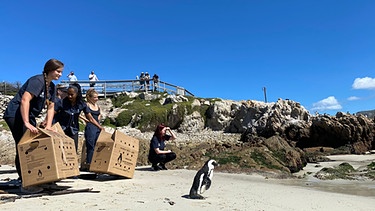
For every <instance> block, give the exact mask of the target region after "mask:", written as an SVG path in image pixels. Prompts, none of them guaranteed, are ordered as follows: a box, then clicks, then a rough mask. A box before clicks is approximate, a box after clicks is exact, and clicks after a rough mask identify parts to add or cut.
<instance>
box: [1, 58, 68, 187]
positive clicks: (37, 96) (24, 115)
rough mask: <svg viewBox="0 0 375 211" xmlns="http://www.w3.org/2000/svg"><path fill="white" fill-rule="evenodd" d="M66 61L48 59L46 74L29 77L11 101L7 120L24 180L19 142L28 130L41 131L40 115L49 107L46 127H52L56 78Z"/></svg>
mask: <svg viewBox="0 0 375 211" xmlns="http://www.w3.org/2000/svg"><path fill="white" fill-rule="evenodd" d="M63 69H64V64H63V63H62V62H61V61H59V60H56V59H50V60H48V61H47V62H46V63H45V65H44V69H43V74H40V75H35V76H32V77H31V78H29V79H28V80H27V81H26V82H25V83H24V84H23V85H22V87H21V89H20V90H19V91H18V93H17V94H16V95H15V96H14V98H13V99H12V100H11V101H10V102H9V104H8V106H7V109H6V110H5V113H4V117H3V118H4V120H5V121H6V123H7V124H8V126H9V128H10V130H11V132H12V136H13V138H14V141H15V143H16V158H15V164H16V169H17V173H18V176H19V179H20V180H22V174H21V166H20V161H19V158H18V150H17V144H18V143H19V141H20V140H21V138H22V136H23V134H24V133H25V131H26V130H27V129H29V130H30V131H31V132H32V133H35V134H37V133H38V129H37V128H36V125H37V123H36V119H35V118H36V117H37V116H39V114H40V113H41V112H42V110H43V108H44V107H45V106H47V116H46V120H45V125H44V127H45V128H46V129H48V130H51V126H52V119H53V116H54V101H55V95H56V92H55V84H54V83H53V82H52V81H53V80H58V79H59V78H60V77H61V75H62V72H63ZM23 190H24V191H25V192H28V191H29V192H40V191H43V189H41V188H39V187H33V186H31V187H29V188H27V189H26V188H24V189H23Z"/></svg>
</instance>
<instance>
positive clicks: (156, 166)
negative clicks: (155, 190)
mask: <svg viewBox="0 0 375 211" xmlns="http://www.w3.org/2000/svg"><path fill="white" fill-rule="evenodd" d="M167 132H168V133H169V134H167ZM174 139H176V135H175V134H174V133H173V132H172V130H171V129H170V128H169V127H166V126H165V125H164V124H160V125H158V126H157V127H156V130H155V133H154V135H153V136H152V139H151V142H150V152H149V154H148V160H149V161H150V162H151V163H152V169H153V170H155V171H158V170H167V168H166V167H165V164H166V163H168V162H170V161H172V160H174V159H176V153H174V152H172V151H171V150H165V141H169V140H174Z"/></svg>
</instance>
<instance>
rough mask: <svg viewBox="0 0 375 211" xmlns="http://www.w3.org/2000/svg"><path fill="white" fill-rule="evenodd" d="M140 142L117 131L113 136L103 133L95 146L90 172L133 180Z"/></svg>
mask: <svg viewBox="0 0 375 211" xmlns="http://www.w3.org/2000/svg"><path fill="white" fill-rule="evenodd" d="M138 151H139V141H138V139H136V138H133V137H130V136H127V135H125V134H124V133H122V132H120V131H118V130H116V131H115V132H113V134H112V135H111V134H110V133H108V132H105V131H103V130H102V131H101V132H100V135H99V137H98V140H97V142H96V144H95V151H94V155H93V157H92V161H91V164H90V171H92V172H97V173H107V174H113V175H119V176H124V177H127V178H133V176H134V170H135V166H136V164H137V158H138Z"/></svg>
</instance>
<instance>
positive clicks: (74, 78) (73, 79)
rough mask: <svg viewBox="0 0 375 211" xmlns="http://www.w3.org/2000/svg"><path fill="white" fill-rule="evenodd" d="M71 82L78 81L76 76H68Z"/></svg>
mask: <svg viewBox="0 0 375 211" xmlns="http://www.w3.org/2000/svg"><path fill="white" fill-rule="evenodd" d="M68 78H69V81H78V79H77V77H76V76H75V75H68Z"/></svg>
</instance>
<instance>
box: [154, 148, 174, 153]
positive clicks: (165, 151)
mask: <svg viewBox="0 0 375 211" xmlns="http://www.w3.org/2000/svg"><path fill="white" fill-rule="evenodd" d="M154 150H155V152H156V154H168V153H170V152H172V151H171V150H160V149H159V148H154Z"/></svg>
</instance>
